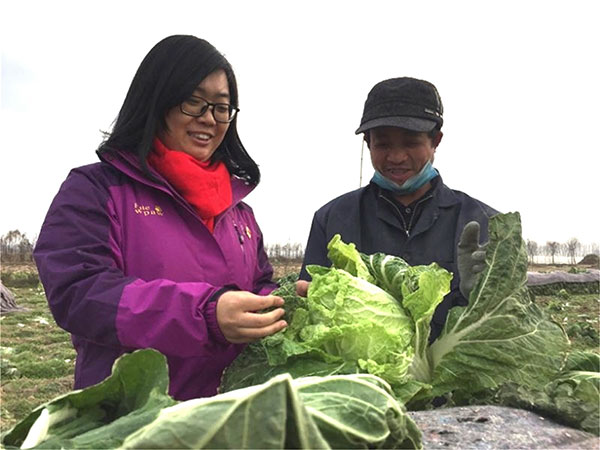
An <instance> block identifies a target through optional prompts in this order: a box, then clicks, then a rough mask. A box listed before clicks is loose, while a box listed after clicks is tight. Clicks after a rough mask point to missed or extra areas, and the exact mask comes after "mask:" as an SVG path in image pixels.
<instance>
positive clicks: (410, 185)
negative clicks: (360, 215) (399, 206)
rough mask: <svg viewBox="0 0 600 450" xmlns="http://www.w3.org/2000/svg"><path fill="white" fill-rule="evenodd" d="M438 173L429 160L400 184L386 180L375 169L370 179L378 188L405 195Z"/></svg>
mask: <svg viewBox="0 0 600 450" xmlns="http://www.w3.org/2000/svg"><path fill="white" fill-rule="evenodd" d="M438 175H439V173H438V171H437V170H436V169H434V168H433V166H432V165H431V161H427V163H426V164H425V165H424V166H423V168H422V169H421V170H420V171H419V173H418V174H416V175H414V176H412V177H410V178H409V179H408V180H406V181H405V182H404V183H402V184H397V183H394V182H393V181H392V180H388V179H387V178H386V177H384V176H383V175H381V173H380V172H379V171H377V170H376V171H375V174H374V175H373V178H371V181H372V182H373V183H375V184H376V185H377V186H379V187H380V188H382V189H387V190H388V191H392V192H393V193H394V194H398V195H406V194H411V193H413V192H415V191H416V190H417V189H419V188H420V187H422V186H424V185H425V184H426V183H427V182H429V181H431V180H432V179H434V178H435V177H437V176H438Z"/></svg>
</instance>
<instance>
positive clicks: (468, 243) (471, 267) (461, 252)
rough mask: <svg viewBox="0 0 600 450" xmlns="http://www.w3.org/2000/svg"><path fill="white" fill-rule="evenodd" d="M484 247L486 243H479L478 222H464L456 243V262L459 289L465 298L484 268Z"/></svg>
mask: <svg viewBox="0 0 600 450" xmlns="http://www.w3.org/2000/svg"><path fill="white" fill-rule="evenodd" d="M486 247H487V243H486V244H484V245H479V223H477V222H469V223H468V224H466V225H465V228H464V229H463V231H462V234H461V236H460V241H459V243H458V252H457V258H456V263H457V265H458V276H459V277H460V285H459V289H460V292H461V294H462V295H463V296H464V297H465V298H466V299H467V300H468V299H469V295H471V291H472V290H473V287H474V286H475V283H477V279H478V278H479V274H480V273H481V272H482V271H483V269H485V253H486Z"/></svg>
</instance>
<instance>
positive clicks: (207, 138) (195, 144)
mask: <svg viewBox="0 0 600 450" xmlns="http://www.w3.org/2000/svg"><path fill="white" fill-rule="evenodd" d="M194 95H195V96H198V97H202V98H203V99H206V100H207V101H209V102H211V103H229V102H230V96H229V85H228V83H227V76H226V75H225V71H224V70H217V71H216V72H213V73H211V74H210V75H208V76H207V77H206V78H205V79H204V80H202V82H201V83H200V84H199V85H198V87H197V88H196V89H195V90H194ZM165 121H166V124H167V129H166V130H165V131H164V132H162V133H159V136H158V137H159V138H160V140H161V141H162V142H163V144H165V145H166V146H167V148H169V149H171V150H177V151H180V152H185V153H187V154H188V155H191V156H193V157H194V158H196V159H197V160H199V161H203V162H204V161H208V160H209V159H210V157H211V156H212V155H213V153H214V152H215V150H217V148H218V147H219V145H221V142H223V138H224V137H225V133H226V132H227V129H228V128H229V124H228V123H220V122H217V121H215V118H214V116H213V114H212V107H210V108H208V110H207V111H206V112H205V113H204V114H203V115H202V116H200V117H192V116H188V115H186V114H184V113H182V112H181V110H180V108H179V105H178V106H175V107H174V108H171V109H170V110H169V111H168V112H167V115H166V116H165Z"/></svg>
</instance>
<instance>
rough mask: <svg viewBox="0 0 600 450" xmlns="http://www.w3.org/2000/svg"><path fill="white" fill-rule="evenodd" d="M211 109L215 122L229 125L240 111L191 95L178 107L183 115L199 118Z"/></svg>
mask: <svg viewBox="0 0 600 450" xmlns="http://www.w3.org/2000/svg"><path fill="white" fill-rule="evenodd" d="M208 108H211V112H212V115H213V117H214V118H215V120H216V121H217V122H220V123H229V122H231V121H232V120H233V118H234V117H235V115H236V113H237V112H238V111H239V110H240V109H239V108H236V107H235V106H232V105H230V104H228V103H211V102H209V101H208V100H205V99H203V98H202V97H197V96H195V95H192V96H191V97H190V98H189V99H187V100H186V101H184V102H183V103H182V104H181V105H179V109H180V110H181V112H182V113H183V114H185V115H188V116H192V117H200V116H202V115H204V113H205V112H206V111H207V110H208Z"/></svg>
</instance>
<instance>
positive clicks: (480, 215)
mask: <svg viewBox="0 0 600 450" xmlns="http://www.w3.org/2000/svg"><path fill="white" fill-rule="evenodd" d="M432 184H433V189H432V190H431V191H430V192H429V193H428V194H426V195H425V196H424V197H423V198H422V199H420V200H419V201H418V202H417V204H416V208H419V209H420V211H417V214H418V217H417V219H416V220H413V222H414V223H412V224H405V223H404V219H403V216H402V214H401V213H400V211H399V210H398V208H399V206H398V205H397V204H396V203H395V202H393V201H392V200H391V199H390V197H389V193H388V194H387V195H386V192H385V191H384V190H382V189H380V188H379V187H378V186H377V185H375V184H373V183H371V184H369V185H368V186H365V187H363V188H360V189H357V190H355V191H352V192H348V193H346V194H344V195H342V196H340V197H337V198H336V199H334V200H332V201H330V202H329V203H327V204H326V205H324V206H323V207H321V208H320V209H319V210H318V211H317V212H316V213H315V215H314V218H313V222H312V226H311V230H310V235H309V238H308V243H307V245H306V251H305V255H304V262H303V264H302V270H301V272H300V278H301V279H304V280H310V275H309V274H308V273H307V272H306V266H307V265H309V264H319V265H322V266H330V265H331V261H329V259H328V258H327V243H328V242H329V241H330V239H331V238H332V237H333V236H334V235H335V234H337V233H339V234H340V235H341V236H342V240H343V241H344V242H346V243H350V242H352V243H354V244H355V245H356V248H357V249H358V250H359V251H361V252H362V253H365V254H373V253H377V252H382V253H386V254H389V255H396V256H399V257H401V258H403V259H404V260H405V261H406V262H408V263H409V264H411V265H418V264H430V263H432V262H436V263H438V264H439V265H440V266H442V267H444V268H445V269H446V270H448V271H450V272H452V273H453V274H454V277H453V279H452V286H451V289H452V290H451V292H450V293H449V294H448V295H447V296H446V297H445V298H444V301H443V302H442V303H441V304H440V305H439V306H438V308H437V310H436V312H435V315H434V317H433V320H432V324H431V325H432V336H431V340H433V339H435V338H436V337H437V336H438V335H439V333H440V332H441V330H442V328H443V325H444V323H445V321H446V316H447V314H448V310H449V309H450V308H451V307H453V306H456V305H466V304H467V300H466V299H465V298H464V297H463V296H462V295H461V294H460V291H459V290H458V285H459V278H458V268H457V265H456V249H457V245H458V241H459V239H460V234H461V232H462V230H463V228H464V226H465V224H466V223H468V222H470V221H472V220H475V221H477V222H479V224H480V226H481V237H480V241H481V242H482V243H483V242H486V241H487V232H488V229H487V228H488V218H489V217H491V216H492V215H494V214H497V213H498V211H496V210H495V209H493V208H491V207H489V206H488V205H486V204H484V203H482V202H480V201H479V200H476V199H474V198H472V197H469V196H468V195H467V194H465V193H463V192H460V191H455V190H452V189H450V188H448V187H447V186H446V185H445V184H444V183H443V181H442V179H441V177H436V178H435V179H434V180H432ZM407 230H408V231H407Z"/></svg>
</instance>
